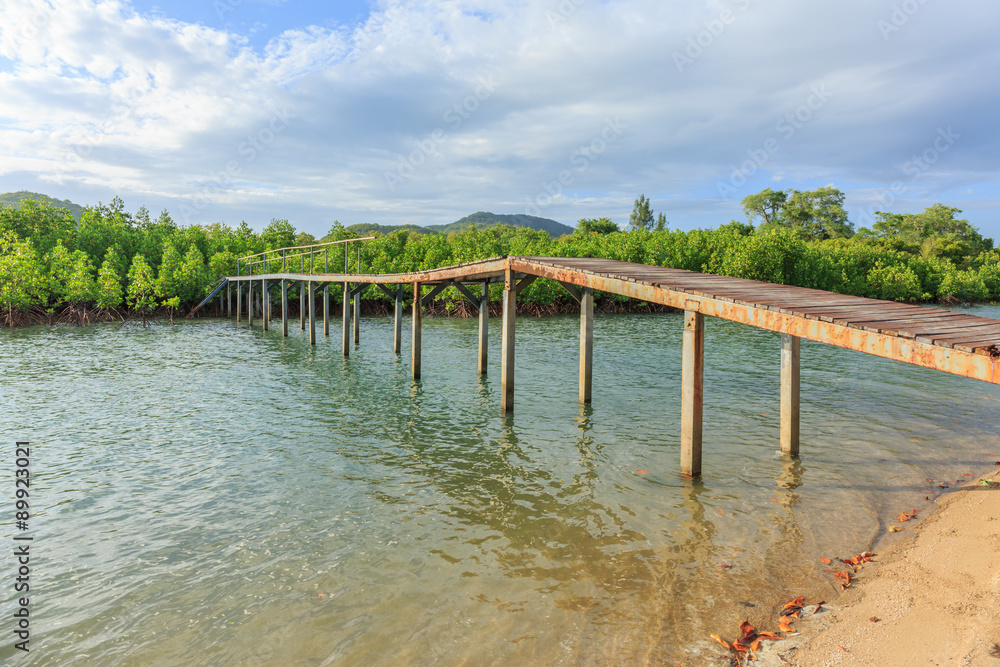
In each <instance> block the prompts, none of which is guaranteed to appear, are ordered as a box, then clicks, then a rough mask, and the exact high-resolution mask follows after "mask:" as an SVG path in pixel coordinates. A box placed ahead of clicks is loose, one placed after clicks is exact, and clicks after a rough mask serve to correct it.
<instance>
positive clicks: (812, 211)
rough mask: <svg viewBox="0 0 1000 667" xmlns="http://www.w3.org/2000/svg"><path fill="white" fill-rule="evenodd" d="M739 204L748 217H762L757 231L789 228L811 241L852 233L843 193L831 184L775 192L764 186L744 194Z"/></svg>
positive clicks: (840, 237) (849, 235)
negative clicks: (752, 192)
mask: <svg viewBox="0 0 1000 667" xmlns="http://www.w3.org/2000/svg"><path fill="white" fill-rule="evenodd" d="M742 204H743V211H744V212H745V213H746V215H747V219H748V220H750V221H751V222H753V221H755V220H757V219H760V220H762V223H761V225H760V227H759V230H760V231H770V230H774V229H781V228H785V229H792V230H795V232H796V233H797V234H799V235H800V236H801V237H802V238H804V239H807V240H814V241H821V240H824V239H846V238H850V237H851V236H853V235H854V226H853V225H852V224H851V222H850V221H849V220H848V219H847V212H846V211H845V210H844V193H843V192H841V191H840V190H838V189H837V188H834V187H830V186H827V187H822V188H819V189H818V190H810V191H806V192H803V191H801V190H786V191H784V192H775V191H774V190H772V189H771V188H765V189H764V190H761V191H760V192H758V193H757V194H755V195H749V196H748V197H745V198H744V199H743V201H742Z"/></svg>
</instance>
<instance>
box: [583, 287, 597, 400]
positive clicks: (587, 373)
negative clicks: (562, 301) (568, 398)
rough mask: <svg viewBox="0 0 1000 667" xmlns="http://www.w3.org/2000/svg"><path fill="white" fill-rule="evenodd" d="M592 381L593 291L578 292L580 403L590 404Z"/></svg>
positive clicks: (589, 288)
mask: <svg viewBox="0 0 1000 667" xmlns="http://www.w3.org/2000/svg"><path fill="white" fill-rule="evenodd" d="M593 379H594V290H593V288H591V287H584V288H583V289H582V290H581V291H580V402H581V403H590V399H591V387H592V386H593Z"/></svg>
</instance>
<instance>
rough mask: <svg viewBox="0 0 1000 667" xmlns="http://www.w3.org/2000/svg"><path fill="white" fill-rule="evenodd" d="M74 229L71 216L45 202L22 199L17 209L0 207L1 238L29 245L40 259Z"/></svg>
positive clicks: (66, 238) (67, 237)
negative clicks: (12, 238) (5, 237)
mask: <svg viewBox="0 0 1000 667" xmlns="http://www.w3.org/2000/svg"><path fill="white" fill-rule="evenodd" d="M75 229H76V221H75V220H73V216H72V214H70V212H69V211H68V210H66V209H64V208H56V207H55V206H54V205H53V204H51V203H49V202H47V201H36V200H34V199H22V200H21V202H20V205H19V206H18V207H17V208H15V207H13V206H0V236H2V235H3V234H8V233H9V234H14V235H15V236H17V237H18V238H19V239H22V240H25V241H30V242H31V244H32V246H33V247H34V248H35V250H37V251H38V252H40V253H41V254H42V255H43V256H44V255H46V254H48V252H49V251H50V250H51V249H52V248H53V247H55V245H56V244H57V243H59V241H64V240H68V239H70V238H71V236H72V235H73V232H74V230H75Z"/></svg>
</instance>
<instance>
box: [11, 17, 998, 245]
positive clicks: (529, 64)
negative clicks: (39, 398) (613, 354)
mask: <svg viewBox="0 0 1000 667" xmlns="http://www.w3.org/2000/svg"><path fill="white" fill-rule="evenodd" d="M973 9H974V10H975V11H976V14H975V16H974V17H973V16H972V15H971V11H972V10H973ZM892 12H893V3H892V2H874V3H873V2H870V1H862V0H847V1H845V2H842V3H839V4H837V5H822V6H820V5H814V4H805V3H801V2H794V1H793V0H772V1H771V2H769V3H762V2H758V1H757V0H734V1H733V2H718V1H711V2H702V3H681V2H663V1H662V0H660V1H653V0H636V1H634V2H625V1H611V2H606V1H601V0H520V1H514V0H510V1H506V2H505V1H502V0H480V1H471V0H470V1H466V2H461V1H458V2H445V1H443V0H439V1H432V0H423V1H417V2H405V3H404V2H395V1H389V2H382V3H380V4H379V6H378V8H377V10H376V11H374V12H373V13H372V15H371V16H370V17H369V18H368V20H367V22H366V23H365V24H363V25H360V26H326V27H318V26H314V25H302V26H300V27H298V28H296V29H294V30H288V31H286V32H284V33H282V34H280V35H277V36H275V37H274V38H272V39H271V41H270V42H269V43H268V45H267V47H266V48H264V49H263V50H262V51H255V50H254V49H252V48H251V47H250V46H249V45H248V41H247V39H246V37H245V36H242V35H237V34H231V33H227V32H225V31H223V30H219V29H213V28H209V27H206V26H203V25H191V24H185V23H182V22H180V21H176V20H171V19H168V18H163V17H162V16H160V17H149V16H141V15H138V14H136V13H135V12H134V11H133V10H132V9H131V7H130V6H129V5H128V4H127V3H120V2H94V1H92V0H73V1H71V0H58V2H56V3H55V4H53V3H45V2H41V1H35V2H29V1H26V0H13V1H11V2H8V3H5V4H4V5H3V6H2V8H0V26H3V27H2V28H0V56H2V57H3V58H6V59H7V61H8V62H9V64H8V65H7V66H5V67H0V179H3V181H4V182H9V183H10V184H11V185H10V187H8V188H4V189H20V188H21V187H27V188H29V189H45V188H46V187H48V186H49V185H51V184H56V185H58V186H59V188H61V189H59V191H58V192H57V191H54V188H52V187H48V189H49V190H50V191H51V194H54V195H56V196H60V197H66V196H69V197H70V198H74V199H77V200H81V201H84V202H93V201H96V200H98V199H103V200H105V201H106V200H108V199H110V198H111V197H112V196H114V195H115V194H119V195H121V196H123V197H125V198H126V201H127V202H128V203H129V204H130V205H133V206H135V207H138V206H139V205H140V204H146V205H148V206H150V207H151V208H159V207H165V208H168V209H170V210H171V211H172V212H174V213H175V217H178V218H180V219H184V218H185V217H187V218H189V219H190V220H192V221H197V220H205V221H211V220H217V219H226V220H229V221H238V220H239V219H241V218H246V219H248V221H250V222H251V223H252V224H256V225H258V226H260V225H261V224H263V222H264V221H266V220H268V219H269V218H270V217H272V216H281V217H285V216H287V217H289V218H291V219H292V220H293V222H295V223H296V224H297V225H298V226H300V227H302V228H306V229H308V230H310V231H313V232H322V231H325V227H326V225H327V224H328V223H329V221H330V220H331V219H332V218H334V217H339V218H340V219H341V220H343V221H344V222H347V223H350V222H359V221H363V220H373V221H378V222H383V223H395V222H399V223H402V222H417V223H420V222H442V221H449V220H451V219H455V218H458V217H460V216H462V215H464V214H466V213H469V212H471V211H474V210H479V209H485V210H491V209H492V210H496V211H498V212H520V211H523V210H524V208H525V207H526V206H527V203H526V202H529V201H534V202H536V204H538V203H539V202H540V203H541V204H544V205H542V206H539V210H540V211H541V214H542V215H546V216H549V217H556V218H557V219H561V220H564V221H572V220H574V219H576V218H579V217H583V216H591V215H611V216H612V217H614V218H616V219H618V220H623V219H624V218H625V217H627V215H628V211H629V209H630V207H631V200H632V199H633V198H634V197H635V196H636V195H637V194H638V193H639V192H644V193H646V194H647V195H650V196H651V197H653V199H654V205H655V206H657V208H658V209H662V210H665V211H666V213H667V215H668V219H671V220H674V221H676V222H681V224H685V225H686V226H692V225H696V224H697V225H714V224H718V223H720V222H725V221H727V220H728V219H729V218H730V217H733V216H737V215H738V205H737V203H736V202H738V199H739V198H740V197H742V196H745V195H746V194H750V193H751V192H754V191H756V190H757V189H760V188H763V187H766V186H768V185H771V184H773V183H774V182H775V181H776V180H777V182H780V184H781V186H782V187H800V188H802V187H808V188H811V187H818V186H819V185H821V184H825V183H827V182H830V181H833V182H834V183H835V184H837V185H838V186H839V187H841V189H843V190H845V191H847V192H848V193H849V199H848V203H849V204H850V205H852V206H854V207H855V208H857V209H859V210H860V209H863V208H865V207H867V206H868V204H869V202H870V198H871V196H872V195H871V193H872V192H878V191H879V188H882V187H885V186H888V185H889V184H891V183H892V182H894V181H897V180H901V179H902V180H906V181H907V192H912V193H913V201H914V202H918V201H919V202H920V203H921V204H922V203H923V202H924V201H929V200H932V199H934V198H935V197H940V198H942V199H945V200H946V201H947V203H952V204H954V205H958V206H960V207H963V208H966V209H967V213H969V214H970V219H972V220H973V222H974V223H975V224H979V225H980V226H981V227H983V228H984V231H990V230H989V229H988V225H987V224H986V223H987V220H986V219H985V218H983V217H982V216H981V217H980V218H976V217H975V215H973V214H974V213H975V211H977V210H981V211H986V212H989V213H992V209H993V208H995V207H996V197H995V194H992V195H991V194H989V193H991V192H993V193H995V190H996V176H997V168H996V167H997V164H996V157H995V156H996V155H997V154H998V152H997V143H998V142H997V130H996V128H995V127H994V122H993V117H994V115H995V114H994V112H993V109H995V108H996V106H997V101H998V100H997V98H998V97H1000V92H998V89H997V87H996V86H992V85H988V83H987V82H989V81H991V80H992V77H993V75H992V73H993V72H995V71H996V67H997V65H998V64H1000V62H998V60H1000V47H998V46H996V45H995V43H994V41H995V40H994V39H993V36H992V35H991V34H990V27H991V26H995V25H996V24H997V19H998V18H1000V6H994V5H981V4H979V3H974V2H972V0H957V1H956V2H954V3H951V4H948V5H946V4H943V3H940V2H937V3H935V2H927V3H924V4H923V5H920V9H919V11H917V12H915V13H912V15H908V16H907V20H906V21H905V22H904V23H903V24H902V25H900V26H899V29H898V30H895V31H892V32H891V33H889V34H888V35H887V36H886V35H884V34H883V33H884V29H880V27H879V26H880V24H879V21H884V20H890V19H891V17H892ZM39 17H41V18H39ZM886 17H890V18H889V19H887V18H886ZM896 18H897V22H899V21H898V17H896ZM692 45H694V46H692ZM677 54H681V56H682V57H681V59H680V60H678V58H677ZM685 59H686V60H685ZM679 62H680V63H681V65H679V64H678V63H679ZM483 81H489V82H491V84H490V85H489V86H487V87H488V88H489V89H490V90H489V92H488V94H483V90H484V88H483ZM817 86H822V87H825V89H826V90H828V91H829V93H830V94H829V99H827V100H825V101H824V102H823V103H822V104H819V105H816V104H813V105H812V106H814V107H816V108H811V107H810V108H809V113H808V114H807V113H799V114H798V115H796V113H797V112H800V111H801V109H802V108H803V105H807V106H808V105H809V104H810V102H809V100H810V96H811V95H813V91H814V89H815V88H816V87H817ZM477 91H478V92H477ZM789 114H791V117H789ZM275 119H278V121H276V120H275ZM609 119H610V120H612V121H614V119H618V122H619V123H620V124H621V125H622V126H624V127H625V129H624V130H623V131H622V132H621V133H620V134H618V135H617V136H615V137H614V141H604V145H603V146H602V145H601V133H602V130H603V128H604V127H605V125H606V123H607V122H608V121H609ZM783 119H785V123H786V126H784V127H782V126H781V125H780V124H781V123H782V121H783ZM946 126H953V127H954V129H955V131H956V132H958V133H959V134H961V136H962V139H961V140H959V141H957V142H956V143H955V145H954V147H953V148H951V149H950V150H949V152H948V153H947V154H946V155H942V157H941V159H940V160H939V161H938V162H937V164H935V165H934V166H933V167H932V168H931V169H930V170H928V171H926V172H924V173H921V174H920V176H919V177H916V178H913V177H910V176H907V175H906V174H905V173H904V172H903V171H902V165H903V164H904V163H906V162H907V160H909V159H910V157H911V155H912V154H913V153H914V152H917V151H921V150H923V149H924V148H925V147H926V145H927V143H928V142H929V141H933V138H934V134H935V132H936V131H937V130H938V128H939V127H946ZM788 128H792V129H793V130H794V131H793V132H791V133H789V132H788ZM436 132H439V133H440V136H439V137H437V138H435V137H436V136H437V135H436V134H435V133H436ZM769 139H774V140H776V141H777V142H778V148H777V150H775V151H774V152H773V153H771V154H770V155H769V157H768V159H767V161H766V162H765V163H764V164H762V165H760V166H759V167H757V168H755V170H754V171H753V173H750V174H748V175H747V178H746V179H745V181H746V182H745V183H743V184H741V185H740V186H739V187H737V188H736V192H735V194H734V195H733V197H731V200H730V201H728V202H725V201H721V200H720V198H719V196H718V191H717V190H718V187H717V186H718V183H720V182H728V181H729V179H731V175H732V172H733V169H734V168H735V169H739V168H740V166H741V165H742V164H744V163H745V161H746V160H747V159H748V152H749V154H753V153H754V152H755V151H759V150H761V148H762V147H763V146H766V145H768V144H766V142H767V141H768V140H769ZM588 148H589V152H588ZM598 148H600V150H597V149H598ZM401 161H402V162H401ZM415 163H419V164H415ZM401 164H403V165H406V164H409V165H410V167H412V169H408V170H406V169H404V171H406V172H407V173H406V176H405V178H403V180H402V182H401V183H396V184H395V187H391V186H392V183H390V182H388V181H391V180H392V179H387V176H386V175H387V174H394V173H395V174H397V175H399V174H401V173H402V172H401V171H400V168H401V167H400V165H401ZM567 171H568V172H569V176H570V177H571V178H569V181H570V182H569V183H568V184H566V185H562V186H561V188H558V189H559V190H560V192H559V194H558V195H557V196H555V197H552V198H551V199H549V198H548V193H549V192H550V191H552V190H553V188H552V187H551V185H552V183H553V182H554V181H558V180H559V178H560V175H561V174H563V172H567ZM907 179H908V180H907ZM563 180H566V179H565V178H564V179H563ZM979 183H985V184H987V185H988V186H989V187H977V188H975V192H977V193H982V194H980V195H979V196H980V197H983V199H975V198H973V196H971V195H969V194H968V193H967V190H968V189H969V186H970V185H977V184H979ZM959 193H960V194H959ZM540 195H541V199H539V196H540ZM948 197H952V199H948ZM905 204H906V202H905V200H904V201H901V202H899V203H898V205H899V206H903V205H905ZM182 210H183V211H184V212H185V213H184V215H180V214H179V212H180V211H182ZM983 215H986V214H985V213H984V214H983ZM991 224H992V223H991ZM992 233H993V234H994V235H996V236H1000V229H997V231H994V232H992Z"/></svg>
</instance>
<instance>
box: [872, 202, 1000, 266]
mask: <svg viewBox="0 0 1000 667" xmlns="http://www.w3.org/2000/svg"><path fill="white" fill-rule="evenodd" d="M961 212H962V211H961V210H960V209H957V208H954V207H952V206H944V205H942V204H934V205H933V206H931V207H929V208H927V209H925V210H924V211H923V212H922V213H885V212H883V211H877V212H876V214H875V215H876V218H877V219H876V222H875V224H874V226H873V229H872V236H873V237H874V238H875V239H876V240H878V241H881V242H882V243H887V244H888V243H894V244H896V246H897V247H899V248H900V249H902V250H906V251H908V252H913V253H920V254H921V255H923V256H924V257H927V258H930V257H939V258H942V259H947V260H949V261H951V262H952V263H954V264H955V265H957V266H960V267H963V268H967V267H968V265H969V264H970V262H971V260H972V259H973V258H975V257H977V256H978V255H979V254H980V253H983V252H987V251H989V250H992V248H993V239H987V238H983V236H982V235H981V234H980V233H979V231H978V230H977V229H976V228H975V227H973V226H972V225H970V224H969V221H968V220H960V219H958V218H957V217H956V214H959V213H961Z"/></svg>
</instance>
